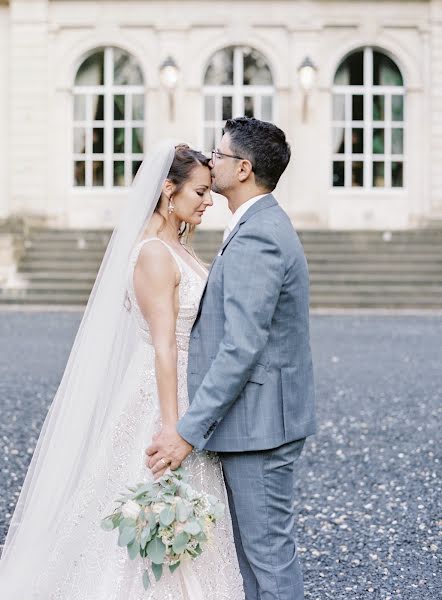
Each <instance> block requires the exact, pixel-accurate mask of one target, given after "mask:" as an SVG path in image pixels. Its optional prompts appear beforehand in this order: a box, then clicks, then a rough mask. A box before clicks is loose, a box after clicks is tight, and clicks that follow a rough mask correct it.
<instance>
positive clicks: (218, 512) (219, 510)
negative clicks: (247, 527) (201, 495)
mask: <svg viewBox="0 0 442 600" xmlns="http://www.w3.org/2000/svg"><path fill="white" fill-rule="evenodd" d="M225 509H226V507H225V506H224V504H223V503H222V502H218V504H216V505H215V506H214V508H213V514H214V516H215V519H222V518H223V517H224V513H225Z"/></svg>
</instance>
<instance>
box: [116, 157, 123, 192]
mask: <svg viewBox="0 0 442 600" xmlns="http://www.w3.org/2000/svg"><path fill="white" fill-rule="evenodd" d="M114 187H124V161H122V160H116V161H114Z"/></svg>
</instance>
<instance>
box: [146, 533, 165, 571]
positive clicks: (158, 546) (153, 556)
mask: <svg viewBox="0 0 442 600" xmlns="http://www.w3.org/2000/svg"><path fill="white" fill-rule="evenodd" d="M146 550H147V556H148V557H149V558H150V560H151V561H152V562H153V563H155V564H157V565H160V564H162V563H163V561H164V557H165V555H166V546H165V545H164V544H163V542H162V541H161V540H160V539H159V538H157V537H155V538H153V540H151V541H150V542H149V543H148V544H147V546H146Z"/></svg>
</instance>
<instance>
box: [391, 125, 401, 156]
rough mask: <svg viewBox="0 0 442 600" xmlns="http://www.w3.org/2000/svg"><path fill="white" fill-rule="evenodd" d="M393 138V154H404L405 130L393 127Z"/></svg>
mask: <svg viewBox="0 0 442 600" xmlns="http://www.w3.org/2000/svg"><path fill="white" fill-rule="evenodd" d="M391 133H392V140H391V148H392V150H391V152H392V154H403V153H404V130H403V129H393V130H392V132H391Z"/></svg>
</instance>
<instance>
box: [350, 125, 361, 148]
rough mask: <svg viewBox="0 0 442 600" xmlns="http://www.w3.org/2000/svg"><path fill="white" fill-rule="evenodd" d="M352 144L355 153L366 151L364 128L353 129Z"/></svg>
mask: <svg viewBox="0 0 442 600" xmlns="http://www.w3.org/2000/svg"><path fill="white" fill-rule="evenodd" d="M351 145H352V152H353V154H363V152H364V130H363V129H360V128H358V129H352V132H351Z"/></svg>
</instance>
